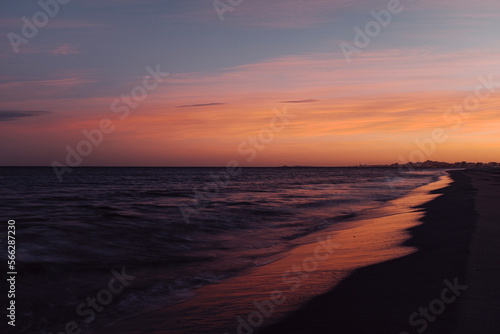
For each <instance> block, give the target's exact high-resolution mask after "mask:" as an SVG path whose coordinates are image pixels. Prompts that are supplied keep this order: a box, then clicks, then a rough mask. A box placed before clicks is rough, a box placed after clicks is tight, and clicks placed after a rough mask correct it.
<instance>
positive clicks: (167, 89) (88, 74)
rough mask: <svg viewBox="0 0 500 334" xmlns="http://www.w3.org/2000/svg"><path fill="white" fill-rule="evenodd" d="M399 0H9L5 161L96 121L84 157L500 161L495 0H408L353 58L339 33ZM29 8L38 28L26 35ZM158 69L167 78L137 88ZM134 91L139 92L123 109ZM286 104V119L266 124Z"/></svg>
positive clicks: (59, 144) (187, 162) (88, 161)
mask: <svg viewBox="0 0 500 334" xmlns="http://www.w3.org/2000/svg"><path fill="white" fill-rule="evenodd" d="M60 1H61V2H67V0H64V1H63V0H60ZM394 1H397V0H391V1H388V0H383V1H380V0H369V1H368V0H357V1H356V0H354V1H348V0H272V1H270V0H243V1H241V3H240V4H239V5H236V6H232V5H226V6H231V7H227V8H230V9H231V10H227V11H225V12H224V13H220V12H219V13H218V12H217V11H216V9H215V8H214V2H213V1H212V0H189V1H186V0H105V1H103V0H99V1H98V0H85V1H76V0H73V1H69V2H67V3H66V4H58V5H57V6H58V7H59V8H58V12H57V13H55V14H54V13H53V14H54V15H53V17H50V16H49V15H47V14H44V13H45V12H43V9H42V8H41V7H40V5H38V4H37V1H3V2H2V4H1V5H0V30H1V34H2V38H1V40H0V62H1V68H0V131H1V137H2V139H3V140H1V141H0V157H1V158H0V165H39V166H50V165H51V164H52V163H53V162H54V161H56V162H59V163H61V164H62V165H66V164H67V162H66V159H67V154H68V147H70V149H74V150H75V152H77V150H78V145H79V143H81V142H82V141H85V140H87V137H86V136H85V134H84V133H83V131H84V130H87V131H92V130H93V129H98V128H99V125H100V123H102V120H103V119H109V120H110V121H109V122H112V123H109V124H108V125H109V127H112V128H113V131H109V132H108V133H102V132H101V133H102V138H101V137H99V136H98V137H99V138H98V137H94V139H95V138H97V139H99V142H100V144H99V145H93V146H92V147H91V148H90V149H91V152H89V151H85V153H86V155H85V156H83V155H82V156H81V161H80V162H79V163H78V165H81V166H122V165H123V166H126V165H129V166H225V165H226V163H227V162H228V161H231V160H236V161H238V162H239V163H240V164H241V165H244V166H279V165H283V164H285V163H286V164H288V165H315V166H343V165H354V164H360V163H363V164H364V163H368V164H385V163H393V162H401V161H400V158H401V157H403V158H404V159H406V160H410V157H424V158H425V160H427V159H430V160H440V161H449V162H454V161H462V160H467V161H483V162H489V161H498V160H500V43H499V37H498V36H499V32H500V2H499V1H498V0H477V1H470V0H413V1H411V0H401V3H400V5H399V7H397V8H398V10H397V11H398V12H397V13H395V14H392V13H391V20H390V22H389V23H388V24H386V27H383V26H381V25H380V24H379V23H377V25H378V27H379V28H380V29H379V30H380V31H379V32H378V31H371V32H369V34H371V35H372V37H370V36H367V37H368V38H369V43H365V45H363V47H361V48H357V50H358V52H355V53H353V54H352V55H351V60H350V61H347V59H346V58H345V56H344V53H343V51H342V49H341V47H340V45H341V43H343V44H342V45H344V46H345V45H346V44H349V45H351V46H353V47H354V46H355V43H354V38H355V35H356V34H357V33H356V30H355V27H359V28H360V29H361V30H362V31H364V30H365V26H366V24H367V23H369V22H370V21H375V18H374V16H373V14H371V12H375V13H379V12H380V11H381V10H385V11H387V10H388V6H389V7H391V6H393V7H391V8H396V7H395V3H394ZM41 2H42V3H44V2H46V3H52V5H51V7H50V6H49V7H48V8H51V9H49V10H54V11H55V6H54V5H53V4H54V3H55V0H52V1H50V0H42V1H41ZM221 3H226V4H227V3H228V0H221V1H220V2H219V4H221ZM232 3H238V1H236V0H233V1H232ZM391 3H392V4H391ZM227 8H226V9H227ZM56 9H57V8H56ZM40 11H42V14H37V13H39V12H40ZM219 11H220V9H219ZM219 14H220V15H222V17H223V19H224V20H221V19H220V17H221V16H220V15H219ZM34 16H35V19H38V20H42V22H41V24H40V27H38V28H36V27H35V28H36V29H38V32H36V33H33V30H30V29H29V28H26V27H25V29H23V25H24V26H26V24H27V23H26V22H27V21H29V22H31V23H29V24H32V23H33V19H34ZM23 17H25V18H26V19H24V20H23ZM44 17H45V18H48V19H47V21H48V22H43V19H44ZM38 22H39V23H40V21H38ZM35 23H36V22H35ZM43 23H46V24H45V25H44V24H43ZM377 25H373V24H372V25H371V26H372V27H376V26H377ZM23 30H24V35H23ZM358 31H359V30H358ZM26 33H28V34H26ZM29 33H31V35H30V34H29ZM14 36H16V37H14ZM12 41H14V42H12ZM16 41H17V44H16ZM21 41H22V42H21ZM358 41H359V38H358ZM358 46H359V43H358ZM16 51H17V52H16ZM147 68H148V69H149V70H147ZM155 69H160V71H161V72H164V73H166V72H168V73H169V75H168V76H167V75H165V74H162V76H161V78H160V77H158V78H160V79H161V80H159V81H161V82H159V81H158V82H157V81H155V80H154V79H152V78H149V79H148V78H146V79H147V80H146V82H147V84H148V85H149V88H148V89H145V88H141V87H144V80H145V77H147V76H148V75H149V73H150V72H151V71H152V70H155ZM148 80H149V81H148ZM155 83H159V84H158V85H156V84H155ZM153 86H155V87H154V88H153ZM137 87H139V88H137ZM134 89H135V90H134ZM133 91H135V92H136V93H137V92H141V91H142V92H146V93H147V96H144V97H143V99H141V101H136V102H137V106H136V107H135V108H132V107H130V108H129V107H125V106H126V104H125V103H123V102H122V101H121V99H122V98H121V96H123V95H130V94H131V92H133ZM132 102H133V101H132ZM113 104H114V107H113ZM134 106H135V104H134ZM455 106H456V108H454V107H455ZM120 107H122V109H120V110H124V109H123V108H128V109H129V111H128V114H127V115H126V117H125V114H124V113H122V112H117V109H118V108H120ZM285 109H286V112H287V113H288V114H292V115H294V117H293V118H292V117H290V118H289V119H288V123H287V124H281V123H280V122H279V121H278V123H277V125H278V126H281V125H282V127H280V130H281V131H273V130H272V129H271V128H270V121H271V120H272V119H273V118H275V115H276V113H283V110H285ZM460 110H462V113H460ZM436 129H438V131H441V130H442V131H441V133H442V136H441V137H440V138H441V140H440V142H436V141H434V139H432V138H433V135H432V134H433V132H435V130H436ZM439 129H441V130H439ZM94 133H96V132H94ZM259 133H260V134H261V136H263V135H267V136H268V137H262V138H265V142H262V141H260V139H259V136H258V135H259ZM270 133H271V134H272V138H270V137H269V134H270ZM249 137H256V138H257V139H256V140H257V144H256V145H257V146H252V144H250V142H251V141H250V140H249ZM97 139H96V140H97ZM418 143H427V144H424V145H426V146H422V145H423V144H420V145H419V144H418ZM422 147H423V148H422ZM85 148H86V147H85V145H84V144H80V149H82V150H84V149H85ZM251 150H255V152H256V154H255V157H254V158H253V159H249V158H250V157H251V155H250V153H248V152H251ZM416 150H417V151H419V152H421V154H416V153H414V152H415V151H416ZM87 153H88V154H87Z"/></svg>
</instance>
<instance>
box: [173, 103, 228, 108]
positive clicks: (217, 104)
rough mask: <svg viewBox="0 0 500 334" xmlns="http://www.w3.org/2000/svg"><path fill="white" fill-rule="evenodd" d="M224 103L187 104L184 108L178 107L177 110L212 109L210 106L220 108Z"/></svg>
mask: <svg viewBox="0 0 500 334" xmlns="http://www.w3.org/2000/svg"><path fill="white" fill-rule="evenodd" d="M224 104H225V103H202V104H188V105H185V106H178V107H177V108H193V107H196V108H198V107H212V106H221V105H224Z"/></svg>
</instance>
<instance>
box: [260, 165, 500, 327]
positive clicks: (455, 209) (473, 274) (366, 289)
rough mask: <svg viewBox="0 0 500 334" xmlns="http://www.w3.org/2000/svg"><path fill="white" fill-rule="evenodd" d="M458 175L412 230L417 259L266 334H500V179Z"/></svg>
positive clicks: (366, 273)
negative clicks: (499, 318) (499, 329)
mask: <svg viewBox="0 0 500 334" xmlns="http://www.w3.org/2000/svg"><path fill="white" fill-rule="evenodd" d="M450 174H451V177H452V178H453V180H454V182H453V183H452V184H451V185H450V186H448V187H446V188H444V189H441V190H438V191H435V193H440V194H442V196H440V197H438V198H436V199H434V200H432V201H431V202H429V203H426V204H425V205H423V206H422V208H423V209H424V210H425V216H424V217H423V218H422V219H421V220H422V224H421V225H418V226H415V227H413V228H411V229H410V233H411V235H412V238H411V239H410V240H408V241H407V242H406V244H407V245H412V246H414V247H417V248H418V249H419V250H418V251H417V252H416V253H414V254H410V255H408V256H404V257H401V258H398V259H395V260H391V261H387V262H383V263H380V264H376V265H373V266H368V267H365V268H362V269H359V270H356V271H355V272H354V273H353V274H352V275H351V276H349V278H348V279H346V280H344V281H343V282H342V283H341V284H339V285H337V286H336V287H335V288H334V289H333V290H332V291H330V292H328V293H326V294H324V295H321V296H318V297H316V298H314V299H313V300H311V301H310V302H308V303H307V304H306V305H304V306H303V307H302V308H301V309H300V310H298V311H297V312H294V313H293V314H291V315H289V316H288V317H286V318H285V319H284V320H282V321H280V322H278V323H277V324H275V325H274V326H271V327H269V328H267V329H266V330H264V331H262V333H309V332H311V333H402V334H404V333H417V332H418V333H423V332H425V333H498V327H497V323H498V321H497V319H495V317H497V316H498V314H499V312H498V310H499V305H500V298H499V296H500V295H499V291H500V289H499V288H498V285H497V284H496V283H495V282H497V281H498V277H499V276H498V275H499V270H498V266H497V265H496V263H497V262H496V261H497V260H496V259H498V255H499V252H500V246H499V245H500V243H499V242H498V241H499V237H500V233H499V232H500V230H499V224H498V222H499V217H500V215H499V210H498V202H499V201H498V200H499V194H500V183H499V180H500V174H499V173H498V171H497V172H496V173H494V172H491V171H489V172H488V171H465V172H463V171H452V172H450ZM495 204H496V206H495ZM445 280H447V282H446V281H445ZM457 282H458V288H456V290H457V291H456V296H446V293H443V291H445V289H448V290H452V289H451V288H450V284H449V283H452V284H451V285H455V283H457ZM448 293H450V292H448ZM454 297H456V298H454ZM440 300H441V301H440ZM448 301H449V303H448ZM442 305H444V306H443V307H442ZM421 307H422V308H423V309H422V310H423V312H422V313H423V314H424V315H423V316H421V315H420V308H421ZM425 309H429V310H428V311H427V310H425ZM433 311H435V313H433ZM415 312H418V316H416V317H414V318H413V320H414V322H413V324H412V323H411V322H410V317H411V315H412V314H414V313H415ZM426 313H427V314H426ZM438 313H439V314H438Z"/></svg>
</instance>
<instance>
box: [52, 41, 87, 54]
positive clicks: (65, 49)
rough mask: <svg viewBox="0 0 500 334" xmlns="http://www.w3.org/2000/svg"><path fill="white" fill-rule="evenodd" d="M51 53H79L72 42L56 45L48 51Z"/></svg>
mask: <svg viewBox="0 0 500 334" xmlns="http://www.w3.org/2000/svg"><path fill="white" fill-rule="evenodd" d="M49 53H51V54H53V55H75V54H79V53H81V51H80V50H78V48H77V47H76V46H74V45H72V44H69V43H66V44H62V45H58V46H57V47H56V48H54V49H52V50H50V51H49Z"/></svg>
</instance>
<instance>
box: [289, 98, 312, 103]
mask: <svg viewBox="0 0 500 334" xmlns="http://www.w3.org/2000/svg"><path fill="white" fill-rule="evenodd" d="M317 101H318V100H316V99H308V100H296V101H281V102H280V103H312V102H317Z"/></svg>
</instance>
